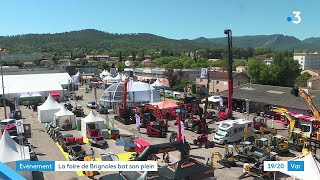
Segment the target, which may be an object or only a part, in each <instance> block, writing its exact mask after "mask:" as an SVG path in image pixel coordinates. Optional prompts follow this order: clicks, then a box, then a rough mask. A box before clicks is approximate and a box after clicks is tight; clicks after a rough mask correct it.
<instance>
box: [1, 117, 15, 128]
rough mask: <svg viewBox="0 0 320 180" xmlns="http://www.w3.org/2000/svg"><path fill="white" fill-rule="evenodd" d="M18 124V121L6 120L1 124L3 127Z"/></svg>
mask: <svg viewBox="0 0 320 180" xmlns="http://www.w3.org/2000/svg"><path fill="white" fill-rule="evenodd" d="M15 123H16V119H4V120H1V122H0V124H1V125H2V126H7V125H10V124H15Z"/></svg>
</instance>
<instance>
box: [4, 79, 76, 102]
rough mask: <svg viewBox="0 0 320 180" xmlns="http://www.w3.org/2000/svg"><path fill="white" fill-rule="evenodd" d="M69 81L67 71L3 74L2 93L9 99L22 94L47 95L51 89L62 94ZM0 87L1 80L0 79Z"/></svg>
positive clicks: (11, 99)
mask: <svg viewBox="0 0 320 180" xmlns="http://www.w3.org/2000/svg"><path fill="white" fill-rule="evenodd" d="M69 82H71V77H70V76H69V74H68V73H50V74H21V75H4V76H3V83H4V86H5V87H6V88H5V89H4V93H5V94H6V98H7V99H8V100H9V101H13V100H14V99H15V98H16V99H18V98H19V97H20V96H21V95H23V94H29V95H31V94H33V93H38V94H40V95H41V96H42V97H47V96H48V94H49V93H50V92H52V91H56V92H59V93H60V94H63V86H66V85H68V83H69ZM0 86H1V87H2V82H1V81H0Z"/></svg>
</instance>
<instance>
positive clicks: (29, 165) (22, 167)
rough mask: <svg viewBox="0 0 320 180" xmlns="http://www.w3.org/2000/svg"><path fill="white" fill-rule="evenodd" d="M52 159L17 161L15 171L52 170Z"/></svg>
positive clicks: (53, 163)
mask: <svg viewBox="0 0 320 180" xmlns="http://www.w3.org/2000/svg"><path fill="white" fill-rule="evenodd" d="M54 170H55V162H54V161H17V162H16V171H54Z"/></svg>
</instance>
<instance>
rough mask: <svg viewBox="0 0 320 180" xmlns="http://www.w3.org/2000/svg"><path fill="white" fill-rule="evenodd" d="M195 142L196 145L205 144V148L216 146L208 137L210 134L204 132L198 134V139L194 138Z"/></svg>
mask: <svg viewBox="0 0 320 180" xmlns="http://www.w3.org/2000/svg"><path fill="white" fill-rule="evenodd" d="M193 144H194V145H199V146H200V147H202V145H204V147H205V148H213V147H214V142H213V141H210V140H209V139H208V134H207V133H203V134H201V135H200V136H198V138H197V139H194V140H193Z"/></svg>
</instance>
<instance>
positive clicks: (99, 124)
mask: <svg viewBox="0 0 320 180" xmlns="http://www.w3.org/2000/svg"><path fill="white" fill-rule="evenodd" d="M89 125H94V126H95V129H99V132H101V129H104V128H105V124H104V121H103V119H100V118H99V117H98V116H96V114H95V113H94V112H93V111H92V110H91V112H90V113H89V114H88V116H86V117H85V118H83V119H82V120H81V133H82V136H83V137H84V138H87V131H88V128H89V127H88V126H89Z"/></svg>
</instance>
